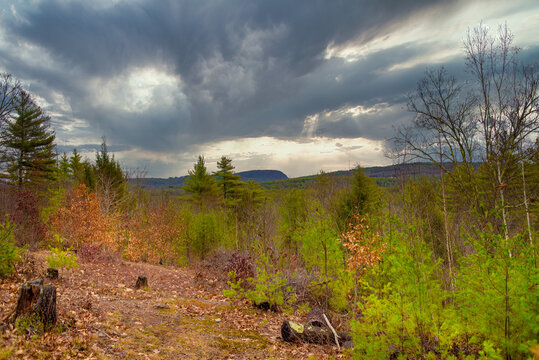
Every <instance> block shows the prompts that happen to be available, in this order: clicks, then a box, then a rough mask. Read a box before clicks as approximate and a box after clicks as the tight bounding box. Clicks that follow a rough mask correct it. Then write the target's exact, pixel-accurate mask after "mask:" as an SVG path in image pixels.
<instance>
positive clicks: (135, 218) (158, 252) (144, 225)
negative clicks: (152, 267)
mask: <svg viewBox="0 0 539 360" xmlns="http://www.w3.org/2000/svg"><path fill="white" fill-rule="evenodd" d="M182 232H183V227H182V225H181V224H180V223H179V221H178V220H177V214H176V212H175V211H174V209H173V208H171V207H169V206H166V205H160V206H155V207H153V208H151V209H145V210H140V211H139V212H137V213H135V214H133V215H131V216H126V217H125V218H124V221H123V235H124V238H125V251H124V256H126V257H127V258H129V259H131V260H134V261H147V262H151V263H161V264H171V263H173V262H175V261H176V260H177V252H178V251H177V250H178V247H179V245H180V241H181V234H182Z"/></svg>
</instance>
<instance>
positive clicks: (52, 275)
mask: <svg viewBox="0 0 539 360" xmlns="http://www.w3.org/2000/svg"><path fill="white" fill-rule="evenodd" d="M47 277H48V278H49V279H58V269H53V268H48V269H47Z"/></svg>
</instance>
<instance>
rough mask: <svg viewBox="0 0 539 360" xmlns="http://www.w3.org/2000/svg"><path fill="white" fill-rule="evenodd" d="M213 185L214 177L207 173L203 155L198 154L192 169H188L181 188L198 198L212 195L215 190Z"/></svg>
mask: <svg viewBox="0 0 539 360" xmlns="http://www.w3.org/2000/svg"><path fill="white" fill-rule="evenodd" d="M215 187H216V186H215V178H214V177H213V176H211V175H210V174H209V173H208V169H206V164H205V162H204V156H202V155H199V156H198V161H197V162H196V164H195V165H194V167H193V170H189V178H187V180H186V181H185V185H184V186H183V190H184V191H185V192H186V193H188V194H192V195H193V196H194V197H195V199H197V200H200V199H201V198H203V197H205V196H209V195H212V194H213V193H214V192H215Z"/></svg>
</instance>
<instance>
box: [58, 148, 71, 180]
mask: <svg viewBox="0 0 539 360" xmlns="http://www.w3.org/2000/svg"><path fill="white" fill-rule="evenodd" d="M72 175H73V174H72V172H71V167H70V166H69V158H68V157H67V155H66V153H63V154H62V157H60V160H59V161H58V177H59V178H60V180H62V181H64V180H68V179H70V178H71V176H72Z"/></svg>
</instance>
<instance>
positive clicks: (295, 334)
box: [281, 320, 352, 347]
mask: <svg viewBox="0 0 539 360" xmlns="http://www.w3.org/2000/svg"><path fill="white" fill-rule="evenodd" d="M337 335H338V337H339V345H340V346H345V347H349V346H351V341H352V338H351V337H350V335H349V334H348V333H344V332H338V333H337ZM281 336H282V337H283V340H284V341H287V342H295V341H301V342H308V343H312V344H335V336H334V335H333V332H332V331H331V330H330V329H328V328H326V327H321V326H315V325H312V324H305V325H304V324H301V323H298V322H295V321H288V320H285V321H284V322H283V325H282V326H281Z"/></svg>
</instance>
